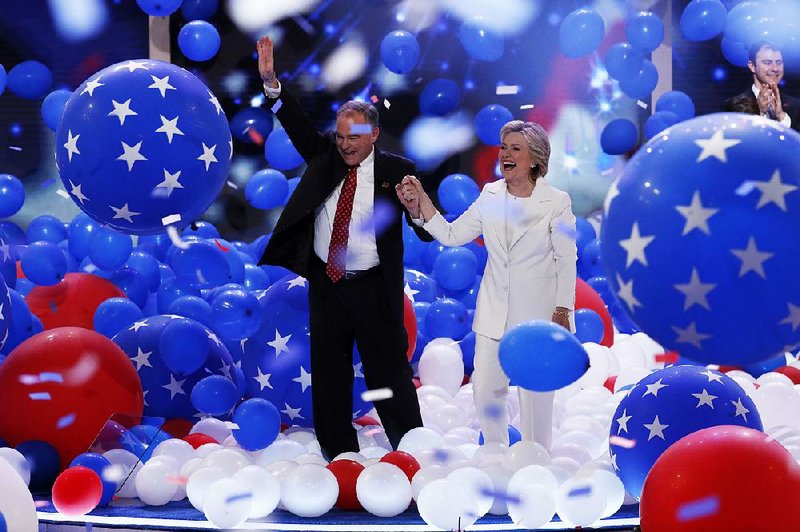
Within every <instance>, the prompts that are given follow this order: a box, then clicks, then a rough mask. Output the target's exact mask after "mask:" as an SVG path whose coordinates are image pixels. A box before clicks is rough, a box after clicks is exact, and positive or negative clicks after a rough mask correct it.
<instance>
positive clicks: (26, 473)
mask: <svg viewBox="0 0 800 532" xmlns="http://www.w3.org/2000/svg"><path fill="white" fill-rule="evenodd" d="M0 458H5V460H6V462H8V465H10V466H11V467H13V468H14V471H16V472H17V474H18V475H19V478H21V479H22V481H23V482H24V483H25V485H26V486H27V485H29V484H30V483H31V466H30V464H28V461H27V460H26V459H25V456H24V455H23V454H22V453H21V452H19V451H18V450H16V449H12V448H11V447H0Z"/></svg>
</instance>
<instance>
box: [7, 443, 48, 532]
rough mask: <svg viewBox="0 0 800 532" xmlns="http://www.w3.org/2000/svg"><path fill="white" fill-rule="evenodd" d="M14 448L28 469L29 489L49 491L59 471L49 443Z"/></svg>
mask: <svg viewBox="0 0 800 532" xmlns="http://www.w3.org/2000/svg"><path fill="white" fill-rule="evenodd" d="M14 448H15V449H16V450H17V451H19V452H20V453H21V454H22V456H24V457H25V461H26V462H28V466H29V467H30V470H31V481H30V484H29V487H30V489H31V490H33V491H39V490H48V489H50V488H51V487H52V486H53V481H55V479H56V477H57V476H58V473H59V472H60V471H61V459H60V458H59V456H58V451H56V449H55V448H54V447H53V446H52V445H50V444H49V443H47V442H45V441H41V440H28V441H24V442H22V443H20V444H19V445H17V446H16V447H14ZM0 530H2V527H0Z"/></svg>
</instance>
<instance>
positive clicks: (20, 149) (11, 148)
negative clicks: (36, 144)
mask: <svg viewBox="0 0 800 532" xmlns="http://www.w3.org/2000/svg"><path fill="white" fill-rule="evenodd" d="M8 149H9V150H14V151H22V148H20V147H19V146H9V147H8Z"/></svg>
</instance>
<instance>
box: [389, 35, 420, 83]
mask: <svg viewBox="0 0 800 532" xmlns="http://www.w3.org/2000/svg"><path fill="white" fill-rule="evenodd" d="M418 60H419V43H418V42H417V39H416V37H414V36H413V35H411V34H410V33H408V32H407V31H402V30H396V31H392V32H389V33H387V34H386V35H384V37H383V39H382V40H381V61H382V62H383V64H384V65H385V66H386V68H388V69H389V70H391V71H392V72H394V73H395V74H407V73H408V72H411V70H412V69H413V68H414V66H415V65H416V64H417V61H418Z"/></svg>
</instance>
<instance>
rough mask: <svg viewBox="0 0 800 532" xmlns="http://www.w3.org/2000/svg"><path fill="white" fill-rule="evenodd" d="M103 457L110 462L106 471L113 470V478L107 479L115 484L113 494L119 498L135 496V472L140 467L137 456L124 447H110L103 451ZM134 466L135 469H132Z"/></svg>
mask: <svg viewBox="0 0 800 532" xmlns="http://www.w3.org/2000/svg"><path fill="white" fill-rule="evenodd" d="M103 457H104V458H106V460H108V461H109V463H110V464H111V467H110V468H106V471H109V470H110V471H113V472H114V473H112V475H114V474H116V478H115V479H113V480H112V479H107V480H109V481H113V482H115V483H116V484H117V489H116V490H115V492H114V496H116V497H119V498H120V499H130V498H133V497H136V474H137V473H138V472H139V469H141V467H142V463H141V462H140V461H139V458H138V457H137V456H136V455H135V454H133V453H132V452H130V451H126V450H125V449H111V450H109V451H106V452H104V453H103ZM134 468H135V469H134Z"/></svg>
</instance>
